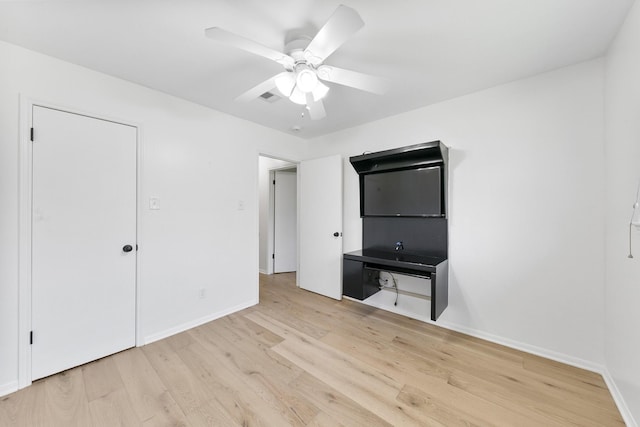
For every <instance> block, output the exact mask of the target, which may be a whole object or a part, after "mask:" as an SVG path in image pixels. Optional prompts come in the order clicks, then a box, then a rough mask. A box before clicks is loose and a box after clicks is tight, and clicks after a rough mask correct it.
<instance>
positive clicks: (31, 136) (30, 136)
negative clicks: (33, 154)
mask: <svg viewBox="0 0 640 427" xmlns="http://www.w3.org/2000/svg"><path fill="white" fill-rule="evenodd" d="M29 138H30V139H31V142H33V128H31V133H30V135H29Z"/></svg>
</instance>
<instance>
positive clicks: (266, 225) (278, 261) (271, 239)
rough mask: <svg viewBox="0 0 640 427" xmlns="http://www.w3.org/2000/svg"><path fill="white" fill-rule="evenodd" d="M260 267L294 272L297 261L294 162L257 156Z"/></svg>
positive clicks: (296, 207) (296, 204) (267, 269)
mask: <svg viewBox="0 0 640 427" xmlns="http://www.w3.org/2000/svg"><path fill="white" fill-rule="evenodd" d="M258 181H259V270H260V273H262V274H267V275H270V274H274V273H285V272H296V271H297V265H298V213H297V210H298V200H297V181H298V177H297V164H296V163H294V162H291V161H288V160H283V159H278V158H275V157H270V156H266V155H260V156H259V163H258Z"/></svg>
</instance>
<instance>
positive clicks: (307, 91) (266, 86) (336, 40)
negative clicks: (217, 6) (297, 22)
mask: <svg viewBox="0 0 640 427" xmlns="http://www.w3.org/2000/svg"><path fill="white" fill-rule="evenodd" d="M363 26H364V21H362V18H360V15H359V14H358V12H356V11H355V10H354V9H352V8H350V7H347V6H344V5H340V6H338V8H337V9H336V10H335V12H333V14H332V15H331V16H330V17H329V20H328V21H327V22H326V23H325V24H324V26H323V27H322V28H321V29H320V31H318V33H317V34H316V35H315V37H313V38H311V37H298V38H296V39H294V40H292V41H290V42H288V43H287V44H286V46H285V49H284V50H285V51H284V52H278V51H277V50H274V49H271V48H269V47H267V46H264V45H261V44H260V43H258V42H255V41H253V40H249V39H247V38H244V37H242V36H239V35H237V34H234V33H231V32H229V31H226V30H224V29H222V28H220V27H212V28H207V29H206V30H205V35H206V36H207V37H209V38H210V39H213V40H216V41H218V42H221V43H226V44H228V45H231V46H234V47H237V48H239V49H242V50H245V51H247V52H250V53H253V54H255V55H259V56H262V57H264V58H268V59H271V60H272V61H275V62H277V63H279V64H280V65H282V66H283V67H284V69H285V71H283V72H281V73H279V74H277V75H275V76H273V77H271V78H269V79H267V80H265V81H264V82H262V83H260V84H258V85H257V86H255V87H253V88H252V89H249V90H248V91H247V92H245V93H243V94H242V95H240V96H239V97H238V98H236V100H237V101H250V100H253V99H255V98H258V97H259V96H260V95H262V94H263V93H265V92H268V91H270V90H272V89H274V88H277V89H278V90H279V91H280V92H281V93H282V94H283V95H284V96H286V97H287V98H289V99H290V100H291V101H292V102H294V103H296V104H300V105H306V106H307V109H308V110H309V115H310V117H311V119H313V120H318V119H322V118H323V117H325V116H326V112H325V109H324V104H323V102H322V98H324V97H325V95H326V94H327V92H328V91H329V87H328V86H327V85H325V84H323V83H322V82H321V80H322V81H325V82H330V83H336V84H339V85H343V86H348V87H352V88H355V89H359V90H363V91H367V92H372V93H375V94H379V95H382V94H383V93H384V92H386V90H387V81H386V80H385V79H382V78H379V77H375V76H371V75H368V74H363V73H360V72H357V71H351V70H346V69H344V68H338V67H334V66H332V65H327V64H325V63H324V61H325V60H326V59H327V58H328V57H329V56H330V55H331V54H332V53H333V52H335V51H336V50H337V49H338V48H339V47H340V46H342V44H343V43H345V42H346V41H347V40H348V39H349V38H350V37H351V36H352V35H353V34H355V33H356V32H357V31H358V30H360V28H362V27H363Z"/></svg>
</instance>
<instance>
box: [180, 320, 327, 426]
mask: <svg viewBox="0 0 640 427" xmlns="http://www.w3.org/2000/svg"><path fill="white" fill-rule="evenodd" d="M209 326H210V325H209ZM215 331H216V330H215V329H213V328H211V327H208V328H204V327H202V328H196V329H194V330H192V333H193V334H194V336H196V337H197V340H198V342H199V343H201V345H202V346H203V347H204V348H205V349H206V350H207V352H208V354H209V355H211V359H212V361H215V365H216V366H219V367H220V368H222V369H225V370H226V371H228V373H229V374H230V375H231V377H230V378H231V379H234V380H235V382H241V383H244V384H246V385H247V386H248V387H249V388H250V389H251V390H252V391H253V392H254V393H255V394H256V395H257V396H260V398H262V399H263V400H264V401H265V403H266V404H268V405H269V406H270V407H271V408H273V409H276V410H278V411H279V412H280V414H281V415H282V416H283V417H284V418H285V419H286V420H287V424H288V425H306V424H307V422H309V421H310V420H311V419H313V418H314V417H315V416H316V415H317V413H318V409H317V408H316V407H315V406H314V405H312V404H311V403H310V402H309V401H308V400H307V399H305V398H301V397H298V396H296V395H295V394H292V393H290V392H289V390H288V388H287V386H286V379H287V378H288V377H289V376H290V375H289V373H288V371H291V369H290V368H289V367H288V366H284V365H280V364H278V363H268V364H265V363H261V362H265V361H267V360H271V361H273V359H271V358H268V359H263V361H261V360H260V357H257V354H254V356H253V357H251V358H249V357H247V356H246V355H245V354H244V352H243V349H239V348H237V347H236V346H235V345H234V343H232V342H230V341H229V340H227V339H226V338H225V336H224V334H220V333H216V332H215ZM238 342H240V343H242V340H240V341H238ZM254 351H255V349H254ZM258 354H259V353H258ZM218 372H220V371H218ZM292 372H293V373H294V374H297V372H298V368H297V367H296V370H293V371H292ZM227 378H229V377H227Z"/></svg>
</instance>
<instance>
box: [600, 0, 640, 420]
mask: <svg viewBox="0 0 640 427" xmlns="http://www.w3.org/2000/svg"><path fill="white" fill-rule="evenodd" d="M638 52H640V4H638V2H636V3H635V5H634V6H633V8H632V9H631V11H630V12H629V15H628V16H627V20H626V22H625V24H624V26H623V27H622V29H621V30H620V33H619V34H618V36H617V38H616V40H615V42H614V43H613V45H612V47H611V49H610V51H609V53H608V55H607V62H606V104H605V105H606V110H605V111H606V119H605V121H606V160H607V187H606V195H607V197H606V199H605V206H606V207H607V210H606V221H607V222H606V224H607V225H606V229H607V246H606V272H607V275H606V310H605V311H606V326H605V348H606V361H607V368H608V370H609V372H610V374H611V376H612V377H613V379H614V381H615V384H616V387H617V388H618V390H619V391H620V393H621V394H622V396H624V400H625V402H626V404H627V407H628V410H629V411H630V412H631V413H632V414H633V417H634V418H635V420H636V421H635V423H636V424H635V425H637V423H638V422H640V332H639V328H640V231H638V230H633V245H634V247H635V250H634V253H635V258H634V259H629V258H627V254H628V246H629V241H628V239H629V234H628V233H629V228H628V227H629V219H630V217H631V211H632V209H631V205H632V204H633V202H634V201H635V196H636V189H637V185H638V181H640V56H639V55H638ZM629 425H632V424H631V423H629Z"/></svg>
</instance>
